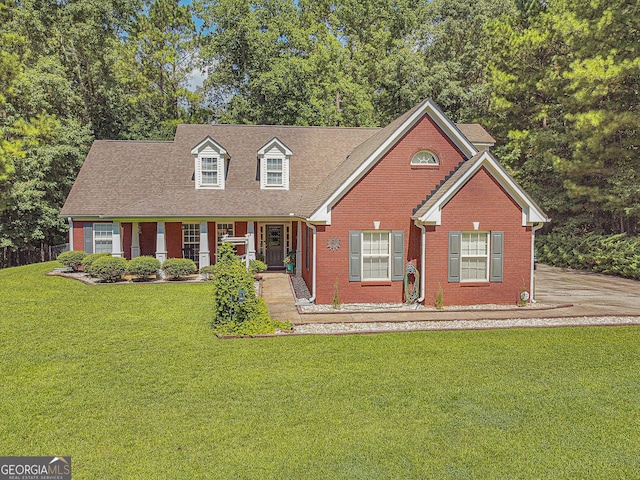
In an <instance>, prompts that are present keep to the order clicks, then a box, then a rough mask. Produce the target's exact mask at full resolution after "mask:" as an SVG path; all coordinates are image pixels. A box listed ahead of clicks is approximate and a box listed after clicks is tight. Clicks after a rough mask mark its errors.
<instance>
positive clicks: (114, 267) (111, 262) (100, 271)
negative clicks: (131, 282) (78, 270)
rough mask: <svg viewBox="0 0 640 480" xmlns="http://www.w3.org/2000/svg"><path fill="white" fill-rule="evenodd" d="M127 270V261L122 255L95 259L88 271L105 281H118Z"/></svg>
mask: <svg viewBox="0 0 640 480" xmlns="http://www.w3.org/2000/svg"><path fill="white" fill-rule="evenodd" d="M126 271H127V261H126V260H125V259H124V258H121V257H112V256H111V255H109V256H103V257H100V258H97V259H95V260H94V261H93V263H92V264H91V267H90V271H89V272H88V273H89V274H91V275H92V276H94V277H98V278H99V279H100V280H102V281H103V282H109V283H110V282H117V281H118V280H120V279H121V278H122V275H124V273H125V272H126Z"/></svg>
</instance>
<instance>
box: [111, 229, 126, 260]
mask: <svg viewBox="0 0 640 480" xmlns="http://www.w3.org/2000/svg"><path fill="white" fill-rule="evenodd" d="M111 235H112V236H111V256H112V257H124V252H123V251H122V230H121V227H120V222H113V230H112V234H111Z"/></svg>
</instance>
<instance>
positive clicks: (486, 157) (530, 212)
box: [411, 150, 549, 226]
mask: <svg viewBox="0 0 640 480" xmlns="http://www.w3.org/2000/svg"><path fill="white" fill-rule="evenodd" d="M481 168H485V169H486V171H487V172H488V173H489V174H490V175H491V176H492V177H493V178H494V179H495V180H496V181H497V182H498V183H499V184H500V185H501V186H502V188H504V189H505V191H506V192H507V193H508V194H509V195H510V196H511V198H513V200H514V201H515V202H516V203H517V204H518V205H520V207H521V208H522V225H523V226H525V225H533V224H536V223H540V222H548V221H549V219H548V218H547V216H546V214H545V213H544V212H543V211H542V209H541V208H540V207H539V206H538V205H537V204H536V203H535V202H534V201H533V200H532V199H531V197H529V195H527V193H526V192H525V191H524V190H523V189H522V187H521V186H520V185H518V183H517V182H516V181H515V180H514V179H513V177H512V176H511V175H509V173H508V172H507V171H506V170H505V169H504V167H503V166H502V165H500V163H499V162H498V161H497V160H496V158H495V157H494V156H493V155H492V154H491V152H489V151H488V150H484V151H482V152H479V153H478V154H476V155H475V156H474V157H473V158H471V159H469V160H467V161H466V162H464V163H462V164H461V165H460V167H459V168H458V169H457V170H456V171H455V172H454V173H453V174H452V175H451V177H449V178H448V179H447V180H446V181H445V182H444V183H443V184H442V185H441V186H440V187H439V188H438V189H437V190H436V191H435V192H434V193H433V194H432V195H431V196H430V197H429V198H427V200H426V201H425V202H424V203H423V204H422V205H421V206H420V207H419V208H418V209H417V210H416V211H415V213H414V214H413V215H412V216H411V218H412V219H414V220H417V221H418V222H421V223H424V224H435V225H440V222H441V213H442V209H443V208H444V206H445V205H446V204H447V203H448V202H449V200H451V199H452V198H453V197H454V196H455V194H456V193H457V192H458V191H459V190H460V189H461V188H462V187H463V186H464V185H465V184H466V183H467V182H468V181H469V180H471V178H473V176H474V175H475V174H476V173H477V172H478V171H479V170H480V169H481Z"/></svg>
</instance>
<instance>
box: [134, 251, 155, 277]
mask: <svg viewBox="0 0 640 480" xmlns="http://www.w3.org/2000/svg"><path fill="white" fill-rule="evenodd" d="M158 270H160V260H158V259H157V258H155V257H151V256H149V255H143V256H142V257H136V258H132V259H131V260H130V261H129V262H128V263H127V272H129V273H130V274H131V275H133V276H135V277H136V278H138V279H139V280H148V279H149V277H150V276H151V275H155V274H156V273H158Z"/></svg>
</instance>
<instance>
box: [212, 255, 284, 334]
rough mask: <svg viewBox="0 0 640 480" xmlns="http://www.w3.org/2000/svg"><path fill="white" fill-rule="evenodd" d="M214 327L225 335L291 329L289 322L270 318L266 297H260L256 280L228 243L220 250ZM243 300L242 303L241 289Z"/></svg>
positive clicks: (217, 267)
mask: <svg viewBox="0 0 640 480" xmlns="http://www.w3.org/2000/svg"><path fill="white" fill-rule="evenodd" d="M214 270H215V278H214V279H213V291H214V314H215V317H214V320H213V330H214V332H215V333H217V334H224V335H229V334H231V335H258V334H261V333H274V332H275V331H276V330H277V329H289V330H290V329H291V323H290V322H278V321H276V320H272V319H271V317H269V310H268V309H267V305H266V303H265V302H264V300H263V299H261V298H257V296H256V290H255V287H254V280H253V277H252V275H251V273H250V272H247V270H246V268H245V266H244V265H243V263H242V261H240V260H239V259H238V258H237V257H236V256H235V253H234V251H233V247H232V246H231V245H230V244H228V243H225V244H223V245H221V246H220V248H219V249H218V263H216V264H215V269H214ZM241 291H242V292H243V293H242V295H243V297H244V298H243V299H244V301H243V302H240V301H239V300H240V298H239V297H240V292H241Z"/></svg>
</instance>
